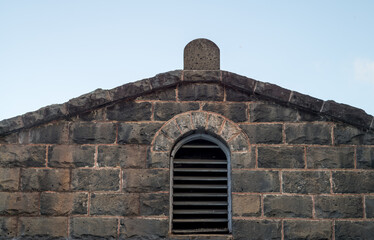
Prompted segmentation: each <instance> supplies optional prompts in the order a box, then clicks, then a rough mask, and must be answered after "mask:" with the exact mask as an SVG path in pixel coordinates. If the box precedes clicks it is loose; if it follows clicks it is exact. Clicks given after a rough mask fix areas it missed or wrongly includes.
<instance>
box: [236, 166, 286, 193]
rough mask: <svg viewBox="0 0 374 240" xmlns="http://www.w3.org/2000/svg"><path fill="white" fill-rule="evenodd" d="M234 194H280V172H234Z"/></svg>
mask: <svg viewBox="0 0 374 240" xmlns="http://www.w3.org/2000/svg"><path fill="white" fill-rule="evenodd" d="M231 184H232V191H233V192H258V193H262V192H279V189H280V184H279V172H278V171H247V170H233V171H232V180H231Z"/></svg>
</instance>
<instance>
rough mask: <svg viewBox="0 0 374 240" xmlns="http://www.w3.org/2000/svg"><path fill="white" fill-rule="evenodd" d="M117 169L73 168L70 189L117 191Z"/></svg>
mask: <svg viewBox="0 0 374 240" xmlns="http://www.w3.org/2000/svg"><path fill="white" fill-rule="evenodd" d="M119 173H120V171H119V169H73V170H72V183H71V185H72V189H73V190H76V191H117V190H119V182H120V176H119V175H120V174H119Z"/></svg>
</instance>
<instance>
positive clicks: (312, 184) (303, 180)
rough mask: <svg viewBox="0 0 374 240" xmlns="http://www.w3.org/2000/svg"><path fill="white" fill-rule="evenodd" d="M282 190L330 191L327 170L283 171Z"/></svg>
mask: <svg viewBox="0 0 374 240" xmlns="http://www.w3.org/2000/svg"><path fill="white" fill-rule="evenodd" d="M282 174H283V191H284V192H286V193H303V194H305V193H313V194H320V193H330V174H329V173H328V172H322V171H321V172H283V173H282Z"/></svg>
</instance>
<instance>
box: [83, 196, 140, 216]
mask: <svg viewBox="0 0 374 240" xmlns="http://www.w3.org/2000/svg"><path fill="white" fill-rule="evenodd" d="M90 214H91V215H111V216H133V215H138V214H139V195H138V194H134V193H93V194H92V195H91V207H90Z"/></svg>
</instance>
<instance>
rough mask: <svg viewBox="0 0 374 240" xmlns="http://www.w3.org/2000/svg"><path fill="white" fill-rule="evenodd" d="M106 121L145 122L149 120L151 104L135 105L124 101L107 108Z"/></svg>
mask: <svg viewBox="0 0 374 240" xmlns="http://www.w3.org/2000/svg"><path fill="white" fill-rule="evenodd" d="M106 114H107V119H108V120H117V121H147V120H151V116H152V104H151V103H148V102H141V103H136V102H133V101H126V102H120V103H115V104H114V105H112V106H109V107H107V110H106Z"/></svg>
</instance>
